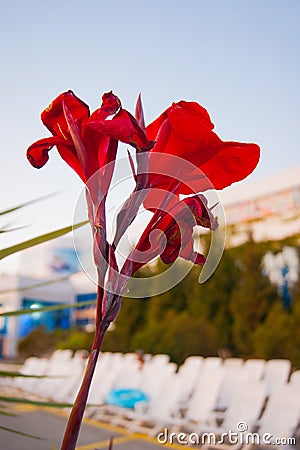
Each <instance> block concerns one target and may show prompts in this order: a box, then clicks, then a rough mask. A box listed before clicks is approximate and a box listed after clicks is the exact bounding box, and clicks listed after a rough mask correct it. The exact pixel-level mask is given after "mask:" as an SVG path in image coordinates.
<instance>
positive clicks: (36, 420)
mask: <svg viewBox="0 0 300 450" xmlns="http://www.w3.org/2000/svg"><path fill="white" fill-rule="evenodd" d="M9 412H11V413H13V414H14V416H7V415H1V416H0V449H1V450H54V449H55V450H59V448H60V444H61V440H62V436H63V432H64V428H65V425H66V420H67V416H66V413H64V412H62V411H58V410H53V409H50V408H42V407H36V406H31V405H17V406H10V407H9ZM6 428H13V429H15V430H18V431H19V432H21V433H26V434H33V435H34V436H36V437H35V438H34V437H29V436H25V435H21V434H15V433H11V432H9V431H7V430H6ZM111 437H113V442H114V445H113V449H114V450H115V449H116V450H157V449H159V448H160V449H162V448H163V447H165V448H168V447H169V448H173V449H176V448H177V449H178V448H181V449H182V448H183V447H182V446H181V447H179V446H178V445H172V446H165V445H164V446H162V445H159V444H157V442H156V440H155V439H149V438H148V437H146V436H143V435H138V434H128V433H127V432H126V431H125V430H123V429H121V428H117V427H112V426H110V425H108V424H104V423H101V422H96V421H94V420H91V419H86V420H85V421H84V424H83V426H82V428H81V432H80V436H79V440H78V446H77V450H97V449H107V448H108V445H109V440H110V438H111Z"/></svg>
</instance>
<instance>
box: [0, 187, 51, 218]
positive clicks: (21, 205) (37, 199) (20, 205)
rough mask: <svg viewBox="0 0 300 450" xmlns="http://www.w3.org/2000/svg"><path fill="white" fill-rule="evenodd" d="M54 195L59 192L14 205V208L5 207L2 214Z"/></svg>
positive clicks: (0, 213) (0, 214) (0, 212)
mask: <svg viewBox="0 0 300 450" xmlns="http://www.w3.org/2000/svg"><path fill="white" fill-rule="evenodd" d="M53 195H57V192H56V193H53V194H48V195H44V196H43V197H39V198H35V199H33V200H29V201H28V202H24V203H20V204H19V205H16V206H13V207H12V208H7V209H3V210H2V211H0V216H3V215H5V214H9V213H11V212H14V211H17V210H18V209H21V208H24V207H25V206H29V205H32V204H33V203H37V202H40V201H42V200H44V199H45V198H49V197H53Z"/></svg>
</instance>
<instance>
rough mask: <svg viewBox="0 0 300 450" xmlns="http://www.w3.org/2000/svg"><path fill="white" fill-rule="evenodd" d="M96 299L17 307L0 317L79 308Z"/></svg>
mask: <svg viewBox="0 0 300 450" xmlns="http://www.w3.org/2000/svg"><path fill="white" fill-rule="evenodd" d="M96 303H97V300H89V301H87V302H77V303H66V304H63V305H53V306H44V307H43V308H36V309H32V308H24V309H18V310H16V311H7V312H4V313H1V314H0V317H7V316H21V315H22V314H34V313H39V312H47V311H57V310H60V309H68V308H79V307H81V306H90V305H96Z"/></svg>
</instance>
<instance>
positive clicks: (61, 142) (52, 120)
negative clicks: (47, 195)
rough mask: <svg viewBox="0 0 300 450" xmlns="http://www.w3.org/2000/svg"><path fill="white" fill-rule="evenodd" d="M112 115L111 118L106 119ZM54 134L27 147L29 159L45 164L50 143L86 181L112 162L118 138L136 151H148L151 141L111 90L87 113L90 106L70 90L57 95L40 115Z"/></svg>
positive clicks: (39, 164)
mask: <svg viewBox="0 0 300 450" xmlns="http://www.w3.org/2000/svg"><path fill="white" fill-rule="evenodd" d="M111 115H113V118H112V119H111V120H106V119H107V118H108V116H111ZM41 119H42V122H43V123H44V125H45V126H46V127H47V128H48V130H49V131H50V132H51V133H52V134H53V137H49V138H45V139H41V140H39V141H37V142H35V143H34V144H32V145H31V146H30V147H29V148H28V150H27V158H28V160H29V162H30V163H31V164H32V165H33V166H34V167H36V168H40V167H42V166H44V165H45V164H46V162H47V161H48V159H49V155H48V153H49V151H50V150H51V148H52V147H53V146H56V147H57V150H58V152H59V154H60V155H61V157H62V158H63V159H64V160H65V161H66V162H67V164H68V165H69V166H71V167H72V168H73V169H74V170H75V172H76V173H77V174H78V175H79V176H80V178H81V179H82V180H83V181H84V182H85V183H86V182H87V180H88V179H89V178H90V177H91V176H92V175H93V174H94V173H95V172H97V170H98V169H100V168H102V167H103V166H104V165H106V164H107V163H109V162H111V161H114V159H115V157H116V152H117V145H118V141H122V142H125V143H127V144H130V145H132V146H133V147H135V148H136V149H137V150H138V151H143V150H149V149H150V148H151V147H152V146H153V143H152V142H150V141H149V140H148V139H147V138H146V136H145V133H144V131H143V130H142V129H141V128H140V127H139V125H138V123H137V121H136V120H135V118H134V117H133V116H132V115H131V114H130V113H129V112H128V111H126V110H125V109H122V107H121V102H120V100H119V99H118V97H116V96H115V95H114V94H113V93H112V92H108V93H106V94H104V95H103V97H102V105H101V108H99V109H97V110H96V111H95V112H94V113H93V114H91V115H90V111H89V107H88V106H87V105H86V104H85V103H84V102H82V101H81V100H80V99H79V98H78V97H76V96H75V95H74V94H73V92H72V91H68V92H64V93H63V94H61V95H59V96H58V97H57V98H56V99H55V100H54V101H53V102H52V103H51V104H50V106H49V107H48V108H46V109H45V111H43V112H42V115H41Z"/></svg>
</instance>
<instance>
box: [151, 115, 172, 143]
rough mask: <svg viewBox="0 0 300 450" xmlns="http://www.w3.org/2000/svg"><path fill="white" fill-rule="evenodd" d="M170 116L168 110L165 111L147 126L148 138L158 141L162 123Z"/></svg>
mask: <svg viewBox="0 0 300 450" xmlns="http://www.w3.org/2000/svg"><path fill="white" fill-rule="evenodd" d="M167 118H168V114H167V111H165V112H163V113H162V114H161V115H160V116H159V117H158V118H157V119H156V120H154V122H152V123H150V124H149V125H148V126H147V127H146V134H147V138H148V139H149V140H150V141H156V136H157V133H158V131H159V129H160V127H161V125H162V124H163V123H164V121H165V120H166V119H167Z"/></svg>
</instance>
